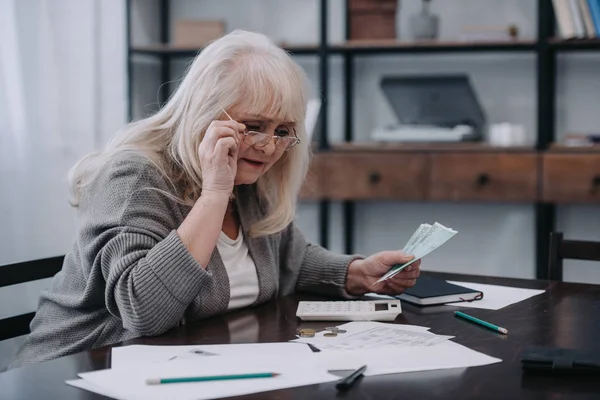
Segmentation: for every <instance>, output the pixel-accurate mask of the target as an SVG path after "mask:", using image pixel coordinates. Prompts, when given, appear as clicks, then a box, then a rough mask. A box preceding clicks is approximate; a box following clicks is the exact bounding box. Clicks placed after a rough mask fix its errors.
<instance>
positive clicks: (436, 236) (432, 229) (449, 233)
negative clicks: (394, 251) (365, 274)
mask: <svg viewBox="0 0 600 400" xmlns="http://www.w3.org/2000/svg"><path fill="white" fill-rule="evenodd" d="M457 233H458V232H457V231H455V230H453V229H451V228H447V227H445V226H444V225H442V224H440V223H439V222H435V223H434V224H433V225H429V224H421V226H419V228H417V230H416V231H415V233H414V234H413V236H412V237H411V238H410V240H409V241H408V243H407V244H406V246H405V248H404V249H403V252H405V253H406V254H409V255H412V256H414V258H413V259H412V260H410V261H409V262H407V263H404V264H398V265H394V266H393V267H392V268H391V269H390V270H389V271H388V272H387V273H386V274H385V275H384V276H382V277H381V278H380V279H379V280H378V281H377V282H375V283H380V282H383V281H385V280H388V279H391V278H392V277H394V276H395V275H396V274H398V273H400V272H401V271H402V270H403V269H404V268H406V267H408V266H409V265H411V264H412V263H414V262H416V261H417V260H420V259H421V258H423V257H425V256H426V255H428V254H429V253H431V252H432V251H434V250H435V249H437V248H438V247H440V246H441V245H443V244H444V243H446V242H447V241H448V240H450V238H452V237H453V236H454V235H456V234H457Z"/></svg>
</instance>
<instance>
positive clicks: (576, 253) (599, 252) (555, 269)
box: [548, 232, 600, 281]
mask: <svg viewBox="0 0 600 400" xmlns="http://www.w3.org/2000/svg"><path fill="white" fill-rule="evenodd" d="M549 259H550V262H549V263H548V279H550V280H554V281H562V280H563V260H565V259H570V260H588V261H600V242H591V241H586V240H567V239H564V237H563V234H562V232H552V233H551V234H550V257H549Z"/></svg>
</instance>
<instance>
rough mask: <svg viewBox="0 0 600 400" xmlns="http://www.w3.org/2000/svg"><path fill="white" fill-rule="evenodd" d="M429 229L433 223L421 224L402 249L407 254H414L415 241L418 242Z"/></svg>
mask: <svg viewBox="0 0 600 400" xmlns="http://www.w3.org/2000/svg"><path fill="white" fill-rule="evenodd" d="M429 229H431V225H429V224H421V225H420V226H419V227H418V228H417V230H416V231H415V233H413V235H412V237H411V238H410V239H409V240H408V242H407V243H406V246H404V248H403V249H402V251H403V252H404V253H406V254H412V252H413V248H414V247H415V243H417V242H418V241H419V240H420V239H421V238H422V237H423V235H425V234H426V233H427V231H429Z"/></svg>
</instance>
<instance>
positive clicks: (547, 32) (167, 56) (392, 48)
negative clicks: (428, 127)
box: [127, 0, 600, 278]
mask: <svg viewBox="0 0 600 400" xmlns="http://www.w3.org/2000/svg"><path fill="white" fill-rule="evenodd" d="M169 3H170V0H159V7H160V10H159V13H160V23H159V24H158V25H159V30H160V32H159V38H160V42H159V43H157V44H154V45H152V46H143V47H141V46H140V47H133V46H132V45H131V0H127V23H128V27H127V37H128V54H129V61H128V78H129V82H128V91H129V99H130V105H129V115H130V118H131V115H132V113H131V98H132V74H133V72H132V62H133V61H132V57H133V56H135V55H146V56H153V57H157V59H158V61H159V63H160V76H161V85H162V89H163V90H161V91H160V98H159V100H160V102H161V103H164V102H165V101H166V100H167V99H168V96H169V93H170V87H169V80H170V79H169V77H170V74H171V60H172V59H175V58H191V57H193V56H195V55H196V54H197V53H198V52H199V51H201V49H196V48H177V47H171V46H169V30H170V17H169ZM319 3H320V4H319V15H318V16H317V18H319V21H320V23H319V31H320V35H319V43H318V44H315V45H302V46H298V45H296V46H285V45H284V46H283V47H284V48H286V49H287V50H288V51H289V52H290V53H291V54H293V55H307V56H316V57H319V71H320V78H319V81H320V88H321V100H322V117H321V119H320V132H321V134H322V136H321V138H320V142H319V151H330V150H331V149H330V144H329V140H328V137H327V129H326V127H327V124H328V98H329V90H328V82H329V57H330V56H331V55H341V56H342V57H343V60H344V74H345V78H344V82H345V84H344V91H345V92H344V95H345V103H344V114H345V115H344V118H343V121H344V123H345V140H346V141H347V142H352V140H353V137H354V135H353V124H352V117H351V116H352V115H353V96H354V90H353V88H354V82H353V78H354V76H353V75H354V73H353V72H354V60H355V57H356V56H361V57H363V56H369V55H382V54H389V55H404V54H406V55H409V54H410V55H413V54H447V53H465V54H478V53H503V52H529V53H532V54H534V55H535V56H536V71H537V93H536V97H537V142H536V149H537V150H541V151H544V150H546V149H548V148H549V147H550V146H551V144H552V143H553V142H554V139H555V124H554V121H555V92H556V55H557V53H558V52H563V51H598V50H600V39H579V40H560V39H557V38H555V37H554V29H555V28H554V27H555V21H554V11H553V7H552V3H551V2H550V1H548V0H538V2H537V9H538V27H537V33H538V36H537V39H536V40H534V41H526V40H517V41H511V42H491V43H490V42H472V43H464V42H419V43H404V42H396V41H391V40H390V41H352V40H349V36H350V35H349V26H350V24H349V18H350V16H349V12H348V4H346V16H345V17H346V39H347V40H346V42H345V43H343V44H334V45H331V44H329V41H328V35H327V32H328V19H329V15H328V2H327V0H319ZM354 210H355V203H354V202H353V201H345V202H344V203H343V216H344V227H343V230H344V248H345V251H346V252H347V253H352V252H353V251H354ZM329 214H330V202H329V201H328V200H321V201H320V229H319V231H320V243H321V244H322V245H323V246H325V247H328V245H329V243H328V242H329V240H328V238H329V230H330V226H329ZM555 214H556V207H555V206H554V205H553V204H548V203H542V202H538V203H536V204H535V219H536V228H535V236H536V264H537V268H536V273H537V277H538V278H545V277H546V270H547V262H548V248H549V234H550V232H551V231H552V230H554V228H555V219H556V217H555Z"/></svg>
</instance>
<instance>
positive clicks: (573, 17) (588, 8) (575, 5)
mask: <svg viewBox="0 0 600 400" xmlns="http://www.w3.org/2000/svg"><path fill="white" fill-rule="evenodd" d="M552 6H553V8H554V15H555V16H556V22H557V25H558V32H559V36H560V37H561V38H562V39H585V38H598V37H600V0H552Z"/></svg>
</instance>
